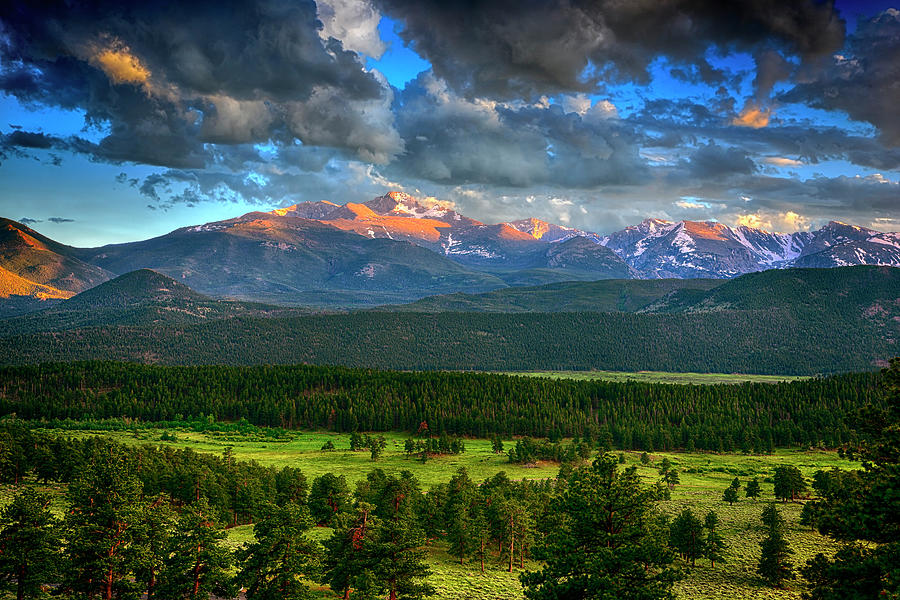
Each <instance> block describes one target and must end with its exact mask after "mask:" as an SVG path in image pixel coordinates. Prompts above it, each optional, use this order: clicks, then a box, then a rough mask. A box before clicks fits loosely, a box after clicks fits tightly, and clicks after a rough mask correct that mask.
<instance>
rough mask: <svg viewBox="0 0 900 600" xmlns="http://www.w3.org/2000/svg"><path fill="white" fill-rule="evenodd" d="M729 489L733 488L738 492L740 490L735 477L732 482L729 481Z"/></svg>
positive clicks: (738, 481)
mask: <svg viewBox="0 0 900 600" xmlns="http://www.w3.org/2000/svg"><path fill="white" fill-rule="evenodd" d="M731 487H733V488H734V490H735V491H738V490H740V489H741V480H740V479H738V478H737V477H735V478H734V479H732V480H731Z"/></svg>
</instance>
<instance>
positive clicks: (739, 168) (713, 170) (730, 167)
mask: <svg viewBox="0 0 900 600" xmlns="http://www.w3.org/2000/svg"><path fill="white" fill-rule="evenodd" d="M683 167H684V168H685V169H686V170H687V172H688V173H689V174H690V175H691V176H693V177H699V178H701V179H706V178H717V177H727V176H729V175H735V174H743V175H749V174H751V173H753V172H755V171H756V169H757V167H756V163H754V162H753V160H752V159H751V158H750V157H749V156H748V155H747V152H745V151H744V150H741V149H740V148H723V147H722V146H719V145H717V144H715V143H713V142H710V143H709V144H705V145H703V146H700V147H699V148H697V149H696V150H695V151H694V153H693V154H692V155H691V157H690V159H689V160H687V161H685V162H684V163H683Z"/></svg>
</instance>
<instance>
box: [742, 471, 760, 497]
mask: <svg viewBox="0 0 900 600" xmlns="http://www.w3.org/2000/svg"><path fill="white" fill-rule="evenodd" d="M761 491H762V489H761V487H760V485H759V478H758V477H754V478H753V479H751V480H750V481H748V482H747V488H746V489H745V490H744V493H745V494H746V495H747V497H748V498H753V499H754V500H755V499H757V498H759V494H760V492H761Z"/></svg>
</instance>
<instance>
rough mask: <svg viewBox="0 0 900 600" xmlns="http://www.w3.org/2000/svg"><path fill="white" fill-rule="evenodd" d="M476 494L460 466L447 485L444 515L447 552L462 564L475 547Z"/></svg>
mask: <svg viewBox="0 0 900 600" xmlns="http://www.w3.org/2000/svg"><path fill="white" fill-rule="evenodd" d="M476 496H477V488H476V487H475V483H474V482H473V481H472V480H471V479H470V478H469V474H468V473H467V472H466V470H465V468H460V469H459V470H458V471H457V472H456V475H454V476H453V477H452V478H451V479H450V482H449V484H448V485H447V499H446V503H445V509H444V510H445V515H446V523H447V552H448V553H449V554H450V556H454V557H456V558H458V559H459V563H460V564H463V562H464V561H465V559H466V558H468V557H469V556H471V555H472V554H473V553H474V552H475V549H476V545H477V544H478V539H477V537H476V536H475V535H473V533H474V506H473V505H474V504H475V501H476Z"/></svg>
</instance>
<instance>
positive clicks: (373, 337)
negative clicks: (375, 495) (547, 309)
mask: <svg viewBox="0 0 900 600" xmlns="http://www.w3.org/2000/svg"><path fill="white" fill-rule="evenodd" d="M793 287H797V288H798V289H803V290H806V288H805V287H803V286H793V285H785V286H781V287H780V288H778V287H776V288H774V289H775V292H773V293H780V292H781V291H782V290H784V289H787V288H793ZM859 289H861V291H862V292H863V294H862V296H863V297H859V298H856V299H851V298H850V297H840V298H838V300H840V302H837V303H836V302H834V301H833V300H834V298H837V294H836V293H835V292H834V291H833V288H832V290H831V291H830V293H829V294H828V296H827V297H826V298H825V299H822V298H815V299H811V298H810V297H809V296H806V297H802V294H801V297H802V299H800V300H798V301H796V302H791V301H784V300H783V301H782V302H783V303H782V305H781V306H774V307H773V306H772V305H771V300H772V298H771V297H770V296H766V300H768V301H770V304H769V305H768V306H760V307H759V308H755V307H754V308H752V309H750V310H721V311H713V312H706V313H691V314H623V313H557V314H547V313H543V314H542V313H526V314H496V313H491V314H488V313H464V314H460V313H441V314H420V313H391V312H378V313H372V312H358V313H351V314H338V315H315V316H307V317H297V318H246V317H237V318H230V319H221V320H215V321H211V322H207V323H203V324H199V325H182V324H166V323H154V324H152V325H145V326H120V325H110V326H97V327H82V328H74V329H71V330H65V329H61V330H58V331H52V332H40V333H33V334H27V333H25V334H20V335H5V336H2V337H0V363H2V364H28V363H37V362H43V361H77V360H90V359H103V358H116V359H118V360H128V361H135V362H141V361H146V360H147V357H148V356H152V357H154V360H156V361H159V362H162V363H166V364H193V365H203V364H205V365H210V364H248V363H250V364H323V365H327V364H330V365H347V366H360V367H363V366H366V367H374V368H380V369H399V370H443V369H447V370H477V371H509V370H514V371H529V370H536V369H552V370H587V369H596V368H603V369H610V370H616V371H640V370H653V371H678V372H700V373H708V372H716V373H784V374H794V375H814V374H817V373H838V372H847V371H862V370H867V369H871V368H872V365H873V363H874V362H875V361H877V360H883V359H884V358H885V357H887V356H890V355H891V354H892V353H894V352H896V344H895V343H894V341H893V339H892V335H890V334H889V332H890V329H889V325H887V326H886V325H885V324H884V323H883V322H882V323H879V322H877V320H876V319H872V318H871V317H868V318H867V317H866V316H865V315H864V314H863V313H864V310H863V309H864V307H865V306H870V305H871V304H872V302H873V301H874V300H873V296H872V295H871V294H865V292H867V291H868V286H858V288H857V289H852V288H851V289H850V290H849V291H850V294H851V295H852V294H854V293H856V292H858V291H859ZM757 297H759V295H758V294H757ZM828 300H831V301H828ZM836 304H839V305H840V306H841V307H842V309H843V310H840V311H835V308H836V306H835V305H836Z"/></svg>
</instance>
